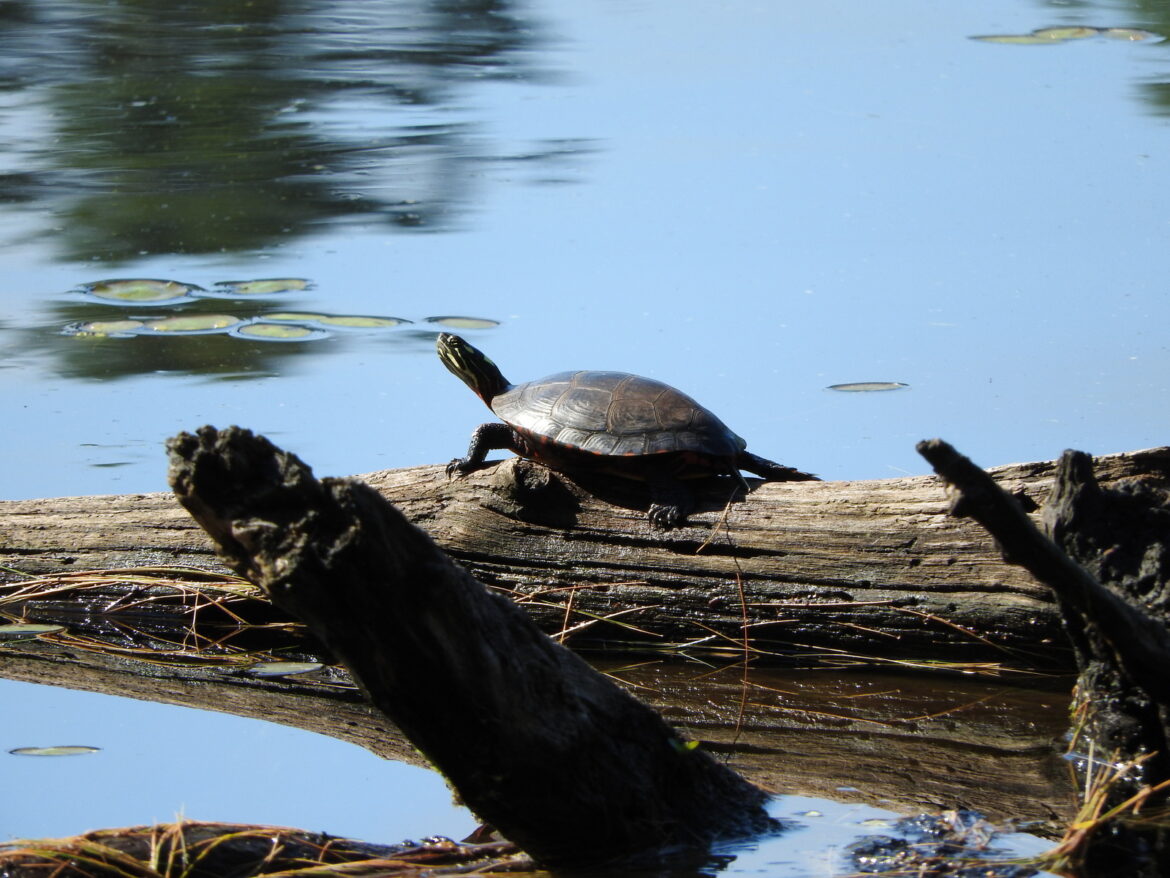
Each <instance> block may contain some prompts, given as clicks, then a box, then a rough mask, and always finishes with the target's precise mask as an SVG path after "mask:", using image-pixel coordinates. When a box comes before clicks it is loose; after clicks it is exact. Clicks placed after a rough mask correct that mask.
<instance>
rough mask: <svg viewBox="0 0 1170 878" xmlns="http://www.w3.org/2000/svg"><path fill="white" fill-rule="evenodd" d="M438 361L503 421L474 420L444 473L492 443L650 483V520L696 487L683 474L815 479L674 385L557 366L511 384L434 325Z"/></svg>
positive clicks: (676, 517) (679, 513)
mask: <svg viewBox="0 0 1170 878" xmlns="http://www.w3.org/2000/svg"><path fill="white" fill-rule="evenodd" d="M436 347H437V348H438V352H439V359H441V360H442V361H443V365H445V366H446V367H447V368H448V369H450V370H451V371H452V372H454V373H455V374H456V375H458V376H459V377H460V378H462V379H463V381H464V383H466V384H467V386H468V387H470V388H471V389H472V390H474V391H475V392H476V393H477V394H478V395H479V398H480V399H482V400H483V401H484V402H485V403H486V404H487V406H488V408H490V409H491V410H492V411H493V412H495V413H496V414H497V415H498V416H499V417H500V418H501V419H502V420H503V421H504V423H502V424H500V423H491V424H481V425H480V426H479V427H477V428H476V430H475V432H474V433H473V434H472V436H471V446H470V447H469V448H468V449H467V456H466V457H458V458H456V459H455V460H452V461H451V462H450V463H449V464H447V473H448V475H452V474H454V473H467V472H471V471H472V470H474V469H477V468H478V467H480V466H481V465H482V464H483V461H484V458H485V457H486V456H487V453H488V452H489V451H492V450H493V449H497V448H500V449H507V450H509V451H513V452H515V453H516V454H518V455H520V456H521V457H527V458H530V459H532V460H536V461H540V462H541V463H543V464H546V465H548V466H550V467H552V468H553V469H560V470H570V471H571V470H574V469H578V470H579V469H592V470H601V471H603V472H609V473H613V474H615V475H620V476H624V477H626V478H634V479H641V480H644V481H646V482H647V483H648V484H649V486H650V514H649V517H650V523H651V524H652V525H654V526H655V527H661V528H671V527H674V526H676V525H678V524H680V523H682V521H683V520H684V519H685V518H686V515H687V513H688V512H689V511H690V510H691V508H692V507H693V506H694V495H693V493H692V491H691V489H690V488H688V487H687V486H686V485H685V484H684V483H683V481H682V480H683V479H692V478H699V477H703V476H711V475H720V474H721V475H734V476H736V477H737V478H740V479H741V480H742V476H740V475H739V471H740V470H741V469H743V470H747V471H748V472H751V473H755V474H756V475H757V476H760V477H761V478H763V479H766V480H768V481H772V482H783V481H808V480H814V481H815V480H816V478H817V477H816V476H813V475H809V474H808V473H803V472H801V471H800V470H796V469H793V468H792V467H787V466H781V465H780V464H778V463H773V462H772V461H770V460H766V459H765V458H762V457H757V456H756V455H754V454H752V453H751V452H749V451H747V450H746V445H747V443H745V442H744V441H743V440H742V439H740V438H739V437H738V436H737V435H735V433H733V432H731V430H730V429H728V427H727V426H726V425H725V424H724V423H723V422H722V421H721V420H719V419H718V418H717V417H715V415H713V414H712V413H711V412H709V411H708V410H707V409H705V408H703V406H701V405H699V404H698V403H697V402H695V401H694V400H693V399H691V398H690V397H689V396H687V395H686V394H684V393H681V392H680V391H678V390H675V389H674V388H673V387H671V386H669V385H667V384H663V383H662V382H661V381H655V380H653V379H652V378H641V377H639V376H637V375H630V374H628V373H626V372H559V373H557V374H556V375H549V376H548V377H547V378H541V379H540V380H539V381H529V382H527V383H525V384H509V383H508V381H507V379H506V378H504V376H503V375H502V374H501V373H500V370H499V367H497V366H496V364H495V363H493V362H492V361H491V360H490V359H488V358H487V356H485V355H484V354H483V353H482V352H481V351H479V350H477V349H476V348H474V347H472V346H471V345H470V344H468V343H467V342H466V341H464V340H463V339H462V338H460V337H459V336H457V335H451V334H449V333H446V332H444V333H440V335H439V338H438V341H437V343H436Z"/></svg>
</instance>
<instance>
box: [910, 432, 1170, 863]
mask: <svg viewBox="0 0 1170 878" xmlns="http://www.w3.org/2000/svg"><path fill="white" fill-rule="evenodd" d="M918 449H919V451H920V452H921V453H922V455H923V456H924V457H926V458H927V460H929V461H930V463H931V464H932V466H934V468H935V470H936V471H937V472H938V473H939V475H941V476H942V477H943V478H945V479H946V480H947V481H948V482H949V483H950V484H951V485H953V486H954V487H955V488H956V490H957V496H956V500H955V504H954V507H953V510H952V513H953V514H954V515H957V516H970V517H971V518H973V519H974V520H976V521H978V522H979V523H980V524H981V525H983V527H985V528H987V530H988V532H989V533H991V534H992V535H993V536H994V537H995V539H996V540H997V541H998V543H999V545H1000V546H1001V547H1002V550H1003V552H1004V554H1005V557H1007V558H1009V559H1010V560H1011V561H1012V562H1013V563H1015V564H1018V565H1020V566H1021V567H1023V568H1025V569H1027V570H1029V571H1030V572H1031V573H1032V575H1034V576H1035V577H1036V578H1037V579H1038V580H1039V581H1041V582H1043V583H1044V584H1045V585H1047V586H1048V587H1049V588H1051V589H1052V591H1053V594H1054V595H1055V597H1056V600H1057V603H1058V605H1059V607H1060V609H1061V613H1062V615H1063V617H1064V619H1065V624H1066V627H1067V628H1068V631H1069V635H1070V639H1071V641H1072V643H1073V646H1074V649H1075V651H1076V657H1077V663H1078V666H1079V668H1080V675H1079V679H1078V683H1077V688H1076V695H1075V704H1076V710H1075V713H1074V725H1073V729H1072V731H1071V738H1072V740H1071V742H1070V752H1071V753H1072V754H1073V755H1074V756H1075V757H1076V763H1077V764H1078V767H1079V769H1080V772H1081V778H1082V779H1081V784H1080V785H1081V786H1082V788H1083V789H1084V791H1085V792H1084V797H1083V803H1082V805H1083V808H1082V814H1081V815H1080V816H1079V819H1078V821H1077V823H1076V824H1075V826H1074V829H1073V831H1071V832H1070V833H1069V835H1068V837H1067V838H1066V841H1065V843H1064V845H1062V849H1061V852H1060V861H1059V863H1058V865H1059V866H1060V867H1061V868H1062V870H1063V868H1073V869H1075V870H1076V871H1078V873H1080V872H1082V871H1083V873H1084V874H1087V875H1094V876H1113V875H1116V876H1123V875H1124V876H1126V878H1145V876H1148V878H1159V876H1164V875H1166V874H1168V873H1170V829H1167V827H1166V823H1165V820H1164V814H1165V812H1166V808H1167V805H1170V793H1168V790H1170V754H1168V752H1167V751H1168V750H1170V747H1168V744H1170V719H1168V718H1170V674H1168V673H1167V670H1166V669H1167V668H1168V667H1170V610H1168V604H1167V595H1168V594H1170V490H1168V488H1170V484H1168V482H1167V480H1166V479H1165V478H1145V479H1131V480H1127V481H1125V482H1123V483H1121V484H1119V485H1117V486H1116V487H1114V488H1103V487H1102V486H1101V485H1100V484H1099V483H1098V481H1097V479H1096V478H1095V477H1094V474H1093V465H1092V459H1091V458H1090V457H1089V455H1087V454H1085V453H1083V452H1079V451H1066V452H1065V453H1064V455H1063V456H1062V457H1061V459H1060V461H1059V463H1058V466H1057V472H1056V479H1055V487H1054V489H1053V492H1052V496H1051V499H1050V502H1049V504H1048V505H1047V507H1046V508H1045V514H1044V521H1043V524H1044V526H1045V530H1046V531H1047V533H1045V532H1043V531H1042V530H1041V529H1040V528H1037V527H1036V526H1035V525H1034V524H1033V522H1032V521H1031V520H1029V519H1028V517H1027V516H1026V515H1025V513H1024V511H1023V510H1022V509H1021V508H1020V507H1019V505H1018V504H1017V503H1016V502H1015V501H1014V500H1013V499H1012V498H1011V497H1009V496H1007V495H1006V494H1005V493H1004V492H1003V491H1001V490H1000V489H999V488H998V487H997V486H996V485H995V483H994V482H992V481H991V480H990V479H989V478H988V477H987V475H986V473H984V472H983V471H982V470H981V469H979V468H978V467H976V466H975V465H974V464H973V463H972V462H971V461H970V460H968V459H967V458H965V457H963V456H962V455H960V454H959V453H958V452H956V451H955V449H953V448H952V447H951V446H949V445H947V444H946V443H945V442H942V441H941V440H937V439H935V440H930V441H928V442H922V443H920V444H919V446H918Z"/></svg>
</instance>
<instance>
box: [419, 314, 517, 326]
mask: <svg viewBox="0 0 1170 878" xmlns="http://www.w3.org/2000/svg"><path fill="white" fill-rule="evenodd" d="M426 321H427V323H438V324H439V325H440V326H446V327H449V328H450V329H495V328H496V327H497V326H499V325H500V321H498V320H492V319H490V318H488V317H460V316H457V315H449V316H445V317H428V318H426Z"/></svg>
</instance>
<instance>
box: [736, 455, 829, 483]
mask: <svg viewBox="0 0 1170 878" xmlns="http://www.w3.org/2000/svg"><path fill="white" fill-rule="evenodd" d="M735 467H736V469H746V470H747V471H748V472H749V473H752V474H753V475H757V476H759V477H760V478H761V479H764V480H765V481H768V482H819V481H820V477H818V476H814V475H813V474H812V473H805V472H801V471H800V470H798V469H793V468H792V467H790V466H784V465H782V464H779V463H776V462H775V461H774V460H768V459H767V458H766V457H760V456H759V455H756V454H752V453H751V452H750V451H741V452H740V453H739V454H738V455H736V458H735Z"/></svg>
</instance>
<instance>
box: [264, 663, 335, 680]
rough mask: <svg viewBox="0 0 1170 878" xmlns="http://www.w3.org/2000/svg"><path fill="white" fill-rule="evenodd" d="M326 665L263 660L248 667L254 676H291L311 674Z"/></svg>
mask: <svg viewBox="0 0 1170 878" xmlns="http://www.w3.org/2000/svg"><path fill="white" fill-rule="evenodd" d="M323 667H325V666H324V665H323V664H321V662H261V663H260V664H258V665H252V667H250V668H248V673H249V674H251V675H252V676H253V677H289V676H292V675H294V674H311V673H313V671H319V670H321V668H323Z"/></svg>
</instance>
